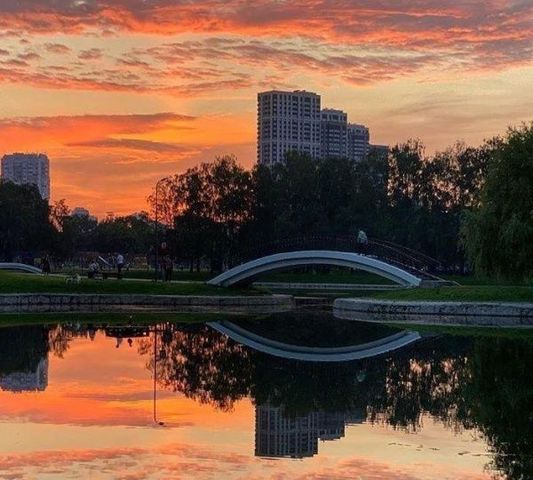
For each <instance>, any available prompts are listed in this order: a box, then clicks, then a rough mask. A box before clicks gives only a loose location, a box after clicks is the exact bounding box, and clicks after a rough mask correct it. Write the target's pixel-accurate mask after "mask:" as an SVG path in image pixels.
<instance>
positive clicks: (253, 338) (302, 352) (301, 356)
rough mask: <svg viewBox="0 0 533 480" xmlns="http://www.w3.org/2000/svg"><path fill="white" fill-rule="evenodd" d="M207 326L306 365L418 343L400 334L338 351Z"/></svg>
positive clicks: (217, 325) (213, 324) (237, 328)
mask: <svg viewBox="0 0 533 480" xmlns="http://www.w3.org/2000/svg"><path fill="white" fill-rule="evenodd" d="M208 325H209V326H210V327H211V328H213V329H214V330H216V331H217V332H220V333H222V334H224V335H226V336H228V337H229V338H231V339H232V340H235V341H236V342H238V343H240V344H242V345H246V346H247V347H250V348H253V349H254V350H257V351H259V352H263V353H266V354H268V355H273V356H276V357H281V358H287V359H290V360H301V361H307V362H346V361H352V360H360V359H363V358H371V357H376V356H378V355H383V354H386V353H388V352H391V351H393V350H397V349H399V348H402V347H405V346H407V345H409V344H410V343H413V342H415V341H417V340H419V339H420V338H421V337H420V334H419V333H417V332H410V331H407V330H404V331H402V332H398V333H395V334H393V335H388V336H386V337H383V338H380V339H379V340H375V341H372V342H366V343H360V344H357V345H347V346H342V347H308V346H302V345H292V344H288V343H284V342H278V341H276V340H272V339H269V338H266V337H264V336H261V335H257V334H256V333H253V332H250V331H249V330H246V329H244V328H242V327H240V326H238V325H236V324H235V323H232V322H228V321H222V322H210V323H208Z"/></svg>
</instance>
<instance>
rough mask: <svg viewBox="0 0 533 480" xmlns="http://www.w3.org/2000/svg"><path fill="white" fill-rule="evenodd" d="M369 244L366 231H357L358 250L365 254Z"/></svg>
mask: <svg viewBox="0 0 533 480" xmlns="http://www.w3.org/2000/svg"><path fill="white" fill-rule="evenodd" d="M367 246H368V237H367V236H366V233H365V232H364V231H363V230H359V232H358V233H357V250H358V252H359V253H361V254H364V253H366V250H367Z"/></svg>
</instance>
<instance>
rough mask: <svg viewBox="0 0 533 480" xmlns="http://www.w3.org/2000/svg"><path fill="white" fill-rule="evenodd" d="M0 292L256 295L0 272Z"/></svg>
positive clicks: (198, 285) (200, 286)
mask: <svg viewBox="0 0 533 480" xmlns="http://www.w3.org/2000/svg"><path fill="white" fill-rule="evenodd" d="M0 293H102V294H104V293H122V294H151V295H253V294H255V295H258V294H261V293H265V292H264V291H261V290H258V289H252V288H248V289H229V288H220V287H212V286H208V285H205V284H203V283H163V282H153V281H149V280H147V281H135V282H134V281H128V280H121V281H119V280H114V279H108V280H89V279H88V278H86V277H82V278H81V282H80V283H79V284H67V283H66V282H65V278H64V277H55V276H48V277H46V276H42V275H34V274H29V273H13V272H6V271H0Z"/></svg>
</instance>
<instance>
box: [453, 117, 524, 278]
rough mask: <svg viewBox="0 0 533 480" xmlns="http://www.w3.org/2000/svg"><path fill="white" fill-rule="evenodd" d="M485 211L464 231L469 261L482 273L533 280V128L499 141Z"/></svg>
mask: <svg viewBox="0 0 533 480" xmlns="http://www.w3.org/2000/svg"><path fill="white" fill-rule="evenodd" d="M493 143H494V144H495V145H496V147H495V148H493V149H492V150H491V152H490V159H489V163H488V169H487V179H486V183H485V185H484V187H483V191H482V194H481V201H480V206H479V208H477V209H475V210H474V211H472V212H470V213H467V214H466V216H465V221H464V225H463V229H462V235H463V242H464V245H465V248H466V252H467V254H468V257H469V259H470V261H471V263H472V264H473V266H474V267H475V269H476V271H477V272H479V273H483V274H487V275H495V276H500V277H506V278H516V279H527V278H531V277H532V276H533V123H531V124H529V125H522V126H521V127H519V128H510V129H509V130H508V132H507V135H506V137H505V138H503V139H498V140H496V141H495V142H493Z"/></svg>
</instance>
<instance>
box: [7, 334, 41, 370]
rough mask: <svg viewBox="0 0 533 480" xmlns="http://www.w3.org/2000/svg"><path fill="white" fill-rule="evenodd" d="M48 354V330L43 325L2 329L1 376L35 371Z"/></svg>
mask: <svg viewBox="0 0 533 480" xmlns="http://www.w3.org/2000/svg"><path fill="white" fill-rule="evenodd" d="M47 354H48V336H47V331H46V329H44V328H43V327H41V326H33V325H32V326H25V327H11V328H3V329H1V330H0V376H2V375H8V374H10V373H14V372H33V371H34V370H35V369H36V368H37V366H38V365H39V362H40V361H41V360H42V359H43V358H46V355H47Z"/></svg>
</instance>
